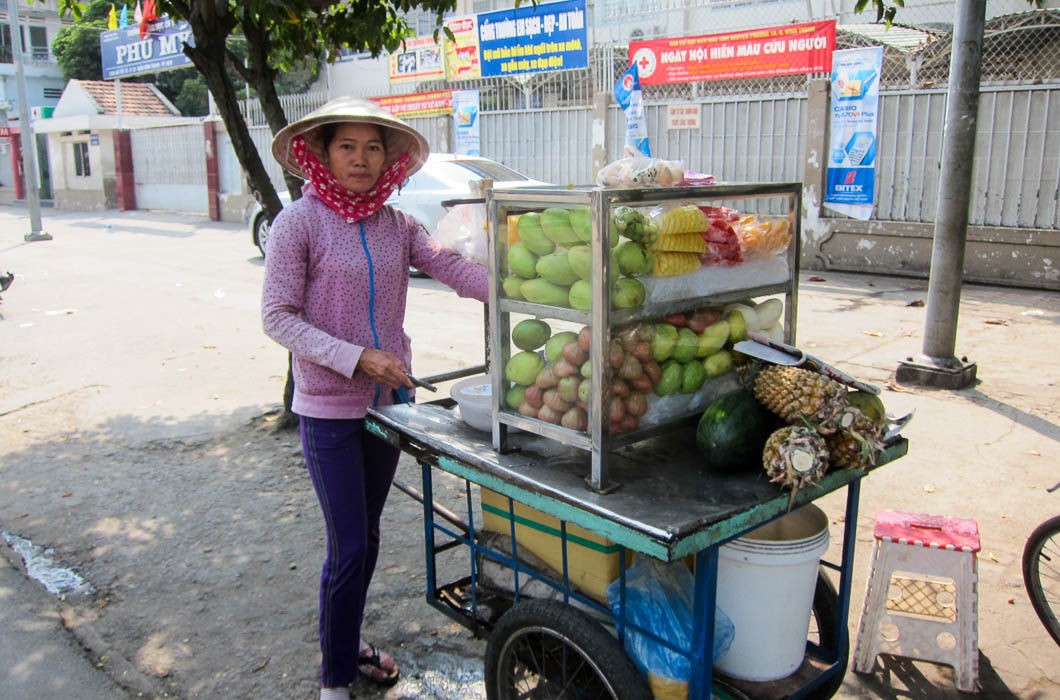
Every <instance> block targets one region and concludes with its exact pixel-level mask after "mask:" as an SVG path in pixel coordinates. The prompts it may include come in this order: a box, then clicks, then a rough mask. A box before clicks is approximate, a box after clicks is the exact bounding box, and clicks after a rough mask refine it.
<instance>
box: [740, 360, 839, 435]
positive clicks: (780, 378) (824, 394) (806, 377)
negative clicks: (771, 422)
mask: <svg viewBox="0 0 1060 700" xmlns="http://www.w3.org/2000/svg"><path fill="white" fill-rule="evenodd" d="M753 390H754V395H755V398H756V399H758V400H759V401H760V402H762V405H764V406H765V407H766V408H768V409H769V410H770V411H772V412H773V413H776V414H777V415H778V416H780V417H781V418H783V419H784V421H785V422H787V423H795V424H800V425H801V424H804V423H808V424H811V425H813V426H815V427H816V428H817V430H818V431H819V432H820V433H821V434H822V435H830V434H831V433H834V432H835V431H836V429H837V428H838V424H837V420H838V418H839V415H840V413H841V412H842V411H843V409H844V408H846V407H847V406H848V402H847V398H846V396H847V388H846V387H845V386H843V385H842V384H840V383H839V382H837V381H835V380H834V379H830V378H828V377H826V376H824V375H823V374H817V373H816V372H811V371H810V370H808V369H802V368H800V367H784V366H781V365H770V366H769V367H766V368H765V369H763V370H762V371H761V372H759V373H758V376H757V377H755V380H754V388H753Z"/></svg>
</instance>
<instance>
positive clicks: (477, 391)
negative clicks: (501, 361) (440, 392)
mask: <svg viewBox="0 0 1060 700" xmlns="http://www.w3.org/2000/svg"><path fill="white" fill-rule="evenodd" d="M449 396H450V397H451V398H452V399H453V400H454V401H456V403H457V407H458V410H459V412H460V418H461V419H462V420H463V421H464V422H465V423H467V424H468V425H469V426H471V427H472V428H474V429H475V430H482V431H484V432H487V433H488V432H490V431H492V430H493V383H492V380H491V379H490V377H489V375H477V376H474V377H466V378H464V379H461V380H460V381H459V382H457V383H456V384H454V385H453V386H452V388H450V389H449Z"/></svg>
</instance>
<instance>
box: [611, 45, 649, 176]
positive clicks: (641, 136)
mask: <svg viewBox="0 0 1060 700" xmlns="http://www.w3.org/2000/svg"><path fill="white" fill-rule="evenodd" d="M615 101H616V102H618V106H619V107H621V108H622V111H624V112H625V113H626V145H627V146H631V147H633V148H635V149H636V150H638V151H640V152H641V153H643V154H644V155H646V156H651V146H650V145H649V143H648V124H647V122H646V121H645V120H644V107H643V105H642V104H641V92H640V71H638V70H637V64H636V63H634V64H633V65H631V66H630V67H629V69H628V70H627V71H626V72H625V73H623V74H622V77H620V78H619V79H618V82H617V83H615Z"/></svg>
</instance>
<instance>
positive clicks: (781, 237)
mask: <svg viewBox="0 0 1060 700" xmlns="http://www.w3.org/2000/svg"><path fill="white" fill-rule="evenodd" d="M733 228H734V229H735V230H736V237H737V238H738V239H739V241H740V251H741V253H742V254H743V257H745V258H755V257H763V256H766V255H776V254H777V253H782V252H784V251H785V250H787V248H788V245H789V244H790V243H791V221H790V220H789V219H788V218H787V217H782V216H755V215H753V214H748V215H746V216H742V217H740V219H739V221H737V222H736V224H735V225H734V226H733Z"/></svg>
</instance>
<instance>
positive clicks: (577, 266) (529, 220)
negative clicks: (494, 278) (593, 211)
mask: <svg viewBox="0 0 1060 700" xmlns="http://www.w3.org/2000/svg"><path fill="white" fill-rule="evenodd" d="M508 233H509V238H510V240H511V241H514V242H512V243H511V244H510V245H509V246H508V258H507V267H508V274H507V275H506V276H505V278H504V279H503V281H502V286H503V288H504V293H505V295H506V296H507V297H508V298H509V299H525V300H526V301H529V302H533V303H535V304H544V305H546V306H559V307H568V308H572V309H579V310H582V311H588V310H590V308H591V306H592V286H591V284H590V279H589V278H590V275H591V272H592V263H593V258H592V248H591V247H590V246H589V241H590V239H591V238H592V224H591V221H590V215H589V210H588V209H586V208H584V207H581V208H575V209H564V208H562V207H550V208H548V209H545V210H544V211H541V212H528V213H526V214H523V215H521V216H519V217H518V219H517V220H514V221H510V222H509V232H508ZM611 243H612V248H614V247H615V246H616V245H617V244H618V237H617V236H612V239H611ZM619 272H620V265H619V262H618V258H617V255H616V253H615V251H612V254H611V278H612V279H611V283H612V289H611V303H612V306H614V308H617V309H628V308H633V307H636V306H640V305H641V304H643V303H644V285H642V284H641V283H640V281H639V280H636V279H633V278H632V277H619ZM627 274H632V273H627Z"/></svg>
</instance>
